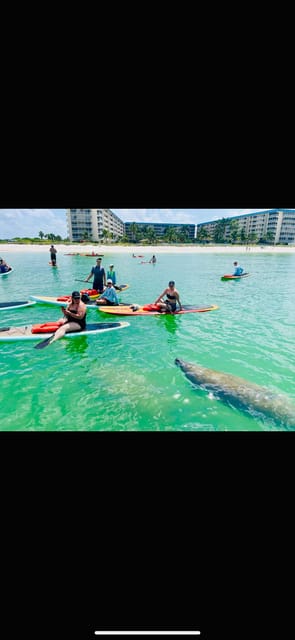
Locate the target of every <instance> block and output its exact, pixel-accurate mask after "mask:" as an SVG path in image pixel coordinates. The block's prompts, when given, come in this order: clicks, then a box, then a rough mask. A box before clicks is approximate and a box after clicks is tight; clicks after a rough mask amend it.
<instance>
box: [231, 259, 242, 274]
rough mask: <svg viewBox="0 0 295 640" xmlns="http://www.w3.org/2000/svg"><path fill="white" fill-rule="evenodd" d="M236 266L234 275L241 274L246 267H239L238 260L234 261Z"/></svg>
mask: <svg viewBox="0 0 295 640" xmlns="http://www.w3.org/2000/svg"><path fill="white" fill-rule="evenodd" d="M234 267H235V271H234V273H233V276H241V275H242V273H243V272H244V269H243V268H242V267H239V265H238V262H234Z"/></svg>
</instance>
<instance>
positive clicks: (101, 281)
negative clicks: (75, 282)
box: [85, 258, 106, 293]
mask: <svg viewBox="0 0 295 640" xmlns="http://www.w3.org/2000/svg"><path fill="white" fill-rule="evenodd" d="M92 276H94V280H93V285H92V287H93V289H96V290H97V291H99V293H102V292H103V290H104V288H105V287H106V274H105V270H104V268H103V267H102V266H101V258H97V260H96V267H92V269H91V271H90V273H89V276H87V278H86V280H85V282H89V280H90V278H92Z"/></svg>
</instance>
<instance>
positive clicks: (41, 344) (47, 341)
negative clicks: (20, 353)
mask: <svg viewBox="0 0 295 640" xmlns="http://www.w3.org/2000/svg"><path fill="white" fill-rule="evenodd" d="M53 338H54V333H53V334H52V336H49V338H45V340H42V342H38V343H37V344H35V346H34V349H45V347H48V345H49V344H50V343H51V342H52V340H53Z"/></svg>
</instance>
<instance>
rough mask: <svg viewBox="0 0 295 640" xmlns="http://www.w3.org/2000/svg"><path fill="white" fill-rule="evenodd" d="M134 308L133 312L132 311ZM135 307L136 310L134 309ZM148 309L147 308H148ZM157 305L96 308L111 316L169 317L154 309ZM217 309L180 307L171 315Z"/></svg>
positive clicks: (210, 306)
mask: <svg viewBox="0 0 295 640" xmlns="http://www.w3.org/2000/svg"><path fill="white" fill-rule="evenodd" d="M132 307H134V308H135V310H133V309H132ZM136 307H137V308H136ZM148 307H149V308H148ZM156 307H157V305H155V304H147V305H144V306H140V305H136V304H135V305H119V306H113V307H112V306H102V305H101V306H99V307H97V308H98V309H99V311H102V312H103V313H111V314H113V315H118V316H159V315H161V316H165V315H171V314H169V313H166V312H160V311H159V310H157V309H156ZM215 309H218V306H217V305H216V304H211V305H206V306H203V307H201V306H195V305H182V310H181V311H176V312H175V313H174V314H173V315H175V316H178V315H181V314H183V313H204V312H205V311H214V310H215Z"/></svg>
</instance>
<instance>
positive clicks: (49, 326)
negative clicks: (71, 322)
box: [31, 320, 64, 333]
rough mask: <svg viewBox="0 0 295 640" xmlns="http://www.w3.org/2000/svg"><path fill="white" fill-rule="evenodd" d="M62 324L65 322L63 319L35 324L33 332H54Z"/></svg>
mask: <svg viewBox="0 0 295 640" xmlns="http://www.w3.org/2000/svg"><path fill="white" fill-rule="evenodd" d="M62 324H64V323H63V322H62V320H61V321H60V322H45V323H44V324H34V325H33V326H32V329H31V333H54V332H55V331H57V329H59V327H60V326H61V325H62Z"/></svg>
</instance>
